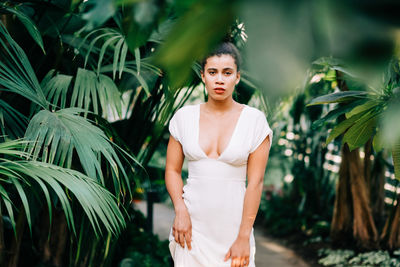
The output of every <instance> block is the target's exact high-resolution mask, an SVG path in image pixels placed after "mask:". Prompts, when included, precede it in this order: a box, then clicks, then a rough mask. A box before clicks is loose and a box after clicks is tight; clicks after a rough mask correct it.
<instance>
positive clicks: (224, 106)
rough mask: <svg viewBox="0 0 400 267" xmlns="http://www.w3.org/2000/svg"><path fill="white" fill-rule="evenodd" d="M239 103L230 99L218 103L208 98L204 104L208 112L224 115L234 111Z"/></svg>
mask: <svg viewBox="0 0 400 267" xmlns="http://www.w3.org/2000/svg"><path fill="white" fill-rule="evenodd" d="M236 104H237V103H236V102H235V101H234V100H233V98H228V99H225V100H223V101H216V100H214V99H212V98H208V100H207V102H206V103H205V104H204V105H205V106H206V107H207V109H208V110H212V111H215V112H221V113H224V112H226V111H229V110H232V109H233V107H234V106H235V105H236Z"/></svg>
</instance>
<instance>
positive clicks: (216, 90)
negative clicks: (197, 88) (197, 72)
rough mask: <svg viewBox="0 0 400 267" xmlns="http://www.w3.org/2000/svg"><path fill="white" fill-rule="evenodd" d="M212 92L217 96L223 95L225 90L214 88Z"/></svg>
mask: <svg viewBox="0 0 400 267" xmlns="http://www.w3.org/2000/svg"><path fill="white" fill-rule="evenodd" d="M214 92H216V93H217V94H223V93H224V92H225V89H224V88H220V87H217V88H214Z"/></svg>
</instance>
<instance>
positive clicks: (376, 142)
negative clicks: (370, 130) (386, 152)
mask: <svg viewBox="0 0 400 267" xmlns="http://www.w3.org/2000/svg"><path fill="white" fill-rule="evenodd" d="M383 146H384V143H383V136H382V131H381V130H380V131H377V133H376V134H375V135H374V138H373V139H372V147H373V148H374V150H375V152H379V151H381V150H382V149H383Z"/></svg>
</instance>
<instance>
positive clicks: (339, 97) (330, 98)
mask: <svg viewBox="0 0 400 267" xmlns="http://www.w3.org/2000/svg"><path fill="white" fill-rule="evenodd" d="M367 95H368V92H364V91H346V92H337V93H332V94H328V95H323V96H319V97H316V98H314V99H312V100H311V102H310V103H309V104H307V106H312V105H321V104H328V103H341V102H346V101H350V100H358V99H360V98H365V97H366V96H367Z"/></svg>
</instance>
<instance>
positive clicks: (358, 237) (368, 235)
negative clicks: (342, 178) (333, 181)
mask: <svg viewBox="0 0 400 267" xmlns="http://www.w3.org/2000/svg"><path fill="white" fill-rule="evenodd" d="M344 147H345V149H348V146H347V144H345V145H344ZM362 167H363V166H362V164H361V161H360V156H359V151H358V149H355V150H353V151H351V152H350V151H349V174H350V184H351V194H352V200H353V202H352V203H353V237H354V239H355V241H356V242H357V245H358V246H359V247H361V248H365V249H376V248H378V231H377V230H376V227H375V222H374V219H373V217H372V211H371V207H370V199H369V190H368V188H367V184H366V181H365V177H364V176H363V171H362V170H363V168H362Z"/></svg>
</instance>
